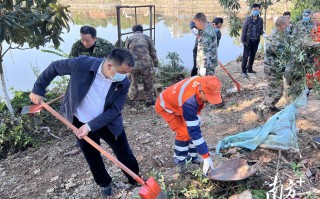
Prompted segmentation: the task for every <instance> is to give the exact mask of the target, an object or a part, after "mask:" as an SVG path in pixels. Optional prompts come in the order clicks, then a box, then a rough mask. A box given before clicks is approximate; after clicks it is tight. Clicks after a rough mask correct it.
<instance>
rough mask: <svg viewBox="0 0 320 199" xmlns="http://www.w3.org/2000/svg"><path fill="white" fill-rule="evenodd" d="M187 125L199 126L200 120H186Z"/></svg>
mask: <svg viewBox="0 0 320 199" xmlns="http://www.w3.org/2000/svg"><path fill="white" fill-rule="evenodd" d="M186 124H187V126H199V125H200V121H199V120H195V121H186Z"/></svg>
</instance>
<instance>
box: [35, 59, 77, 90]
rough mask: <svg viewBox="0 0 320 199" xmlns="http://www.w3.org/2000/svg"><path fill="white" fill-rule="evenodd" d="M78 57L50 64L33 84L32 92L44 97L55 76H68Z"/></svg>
mask: <svg viewBox="0 0 320 199" xmlns="http://www.w3.org/2000/svg"><path fill="white" fill-rule="evenodd" d="M78 60H79V57H77V58H71V59H64V60H59V61H55V62H52V63H51V64H50V65H49V66H48V67H47V68H46V69H45V70H44V71H43V72H42V73H41V74H40V76H39V77H38V79H37V80H36V82H35V83H34V86H33V89H32V92H33V93H35V94H37V95H40V96H44V95H45V93H46V88H47V87H48V86H49V84H50V82H51V81H52V80H53V79H54V78H55V77H57V76H63V75H70V74H71V72H72V71H73V70H74V68H75V67H76V65H77V63H78Z"/></svg>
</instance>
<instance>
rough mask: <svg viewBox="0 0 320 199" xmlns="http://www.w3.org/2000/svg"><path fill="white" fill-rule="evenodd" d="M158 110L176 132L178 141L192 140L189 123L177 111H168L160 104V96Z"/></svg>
mask: <svg viewBox="0 0 320 199" xmlns="http://www.w3.org/2000/svg"><path fill="white" fill-rule="evenodd" d="M155 109H156V112H157V113H158V114H159V115H160V116H161V117H162V118H163V119H164V120H165V121H166V122H167V123H168V124H169V126H170V129H171V130H172V131H174V132H175V133H176V140H178V141H189V140H191V138H190V136H189V133H188V129H187V124H186V122H185V121H184V119H183V117H182V116H181V115H177V114H175V113H168V112H167V111H166V110H164V109H163V108H162V107H161V106H160V100H159V98H158V99H157V101H156V104H155Z"/></svg>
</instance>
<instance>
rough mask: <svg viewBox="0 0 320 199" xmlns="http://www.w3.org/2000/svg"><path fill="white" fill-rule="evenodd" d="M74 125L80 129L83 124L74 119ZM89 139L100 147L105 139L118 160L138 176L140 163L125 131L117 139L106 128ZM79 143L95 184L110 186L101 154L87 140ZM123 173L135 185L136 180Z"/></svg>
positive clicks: (109, 179) (90, 135)
mask: <svg viewBox="0 0 320 199" xmlns="http://www.w3.org/2000/svg"><path fill="white" fill-rule="evenodd" d="M73 125H75V126H76V127H77V128H80V127H81V126H82V125H83V123H82V122H80V121H79V120H78V118H76V117H73ZM88 137H89V138H90V139H92V140H93V141H94V142H96V143H97V144H99V145H100V138H101V139H103V140H104V141H105V142H106V143H107V144H108V145H109V146H110V148H111V149H112V150H113V152H114V154H115V155H116V157H117V159H118V160H119V161H120V162H121V163H122V164H124V165H125V166H126V167H128V168H129V169H130V170H132V171H133V172H134V173H136V174H137V175H138V174H139V166H138V162H137V160H136V158H135V157H134V155H133V153H132V151H131V149H130V146H129V144H128V140H127V136H126V133H125V132H124V130H123V132H122V133H121V134H120V135H119V137H117V138H115V136H114V135H113V134H112V133H111V132H110V130H109V129H108V128H107V127H106V126H105V127H103V128H101V129H99V130H98V131H96V132H90V133H89V134H88ZM78 141H79V144H80V149H81V151H82V153H83V155H84V157H85V159H86V161H87V163H88V165H89V167H90V170H91V173H92V175H93V178H94V180H95V182H96V183H97V184H98V185H99V186H101V187H105V186H107V185H110V183H111V181H112V178H111V177H110V175H109V174H108V172H107V170H106V168H105V165H104V163H103V160H102V157H101V155H100V152H99V151H98V150H96V149H95V148H94V147H93V146H91V145H90V144H89V143H87V142H86V141H85V140H83V139H78ZM122 172H123V173H124V174H125V175H126V176H127V178H128V180H129V183H130V184H134V183H135V180H134V179H133V178H132V177H131V176H130V175H128V174H127V173H125V172H124V171H122Z"/></svg>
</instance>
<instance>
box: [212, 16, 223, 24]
mask: <svg viewBox="0 0 320 199" xmlns="http://www.w3.org/2000/svg"><path fill="white" fill-rule="evenodd" d="M212 23H214V24H216V25H218V24H219V23H221V24H223V18H221V17H216V18H214V19H213V21H212Z"/></svg>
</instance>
